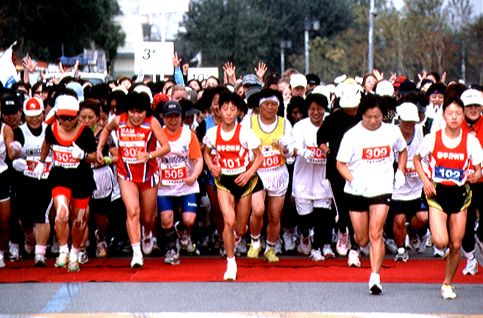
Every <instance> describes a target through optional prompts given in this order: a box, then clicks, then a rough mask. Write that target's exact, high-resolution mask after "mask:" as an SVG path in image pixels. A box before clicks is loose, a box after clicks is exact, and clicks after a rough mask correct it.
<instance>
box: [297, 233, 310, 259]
mask: <svg viewBox="0 0 483 318" xmlns="http://www.w3.org/2000/svg"><path fill="white" fill-rule="evenodd" d="M311 250H312V242H311V241H310V236H306V237H304V236H302V239H301V240H300V244H299V246H298V247H297V253H299V254H304V255H309V254H310V251H311Z"/></svg>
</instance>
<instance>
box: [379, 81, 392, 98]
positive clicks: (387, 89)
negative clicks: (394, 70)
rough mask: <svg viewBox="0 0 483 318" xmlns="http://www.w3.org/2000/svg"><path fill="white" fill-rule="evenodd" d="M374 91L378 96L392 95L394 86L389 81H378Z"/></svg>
mask: <svg viewBox="0 0 483 318" xmlns="http://www.w3.org/2000/svg"><path fill="white" fill-rule="evenodd" d="M375 92H376V94H377V95H379V96H394V86H392V83H391V82H389V81H386V80H384V81H380V82H379V83H377V86H376V91H375Z"/></svg>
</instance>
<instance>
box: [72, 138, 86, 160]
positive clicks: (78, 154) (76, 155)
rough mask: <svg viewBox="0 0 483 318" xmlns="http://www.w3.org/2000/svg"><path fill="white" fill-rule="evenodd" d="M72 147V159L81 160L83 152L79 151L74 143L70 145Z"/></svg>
mask: <svg viewBox="0 0 483 318" xmlns="http://www.w3.org/2000/svg"><path fill="white" fill-rule="evenodd" d="M72 147H73V148H74V149H72V157H73V158H75V159H80V160H83V159H84V155H85V152H84V150H82V149H80V148H79V146H77V144H76V143H75V142H74V143H72Z"/></svg>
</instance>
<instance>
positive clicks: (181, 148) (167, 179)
mask: <svg viewBox="0 0 483 318" xmlns="http://www.w3.org/2000/svg"><path fill="white" fill-rule="evenodd" d="M178 133H179V136H178V138H177V139H175V140H171V135H170V134H169V133H168V131H167V130H166V129H165V134H166V137H167V138H168V141H169V146H170V147H171V151H170V152H169V153H167V154H166V155H164V156H162V157H160V158H157V161H158V166H159V170H160V172H161V182H159V185H158V195H159V196H184V195H187V194H192V193H198V192H200V187H199V185H198V181H195V183H194V184H193V185H192V186H188V185H187V184H186V182H185V180H186V178H187V177H190V176H191V175H193V171H194V162H193V159H192V158H193V153H195V152H196V157H197V158H201V150H200V149H199V148H200V144H199V142H198V139H197V138H196V135H195V134H194V133H193V132H192V131H191V130H190V129H189V128H186V127H180V131H179V132H178ZM158 146H159V143H158ZM193 147H197V151H193V150H192V148H193Z"/></svg>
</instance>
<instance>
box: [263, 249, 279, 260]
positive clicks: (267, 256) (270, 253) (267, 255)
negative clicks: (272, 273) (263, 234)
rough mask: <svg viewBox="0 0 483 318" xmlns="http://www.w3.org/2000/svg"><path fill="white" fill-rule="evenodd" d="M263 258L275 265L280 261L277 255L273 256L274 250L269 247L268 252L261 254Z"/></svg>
mask: <svg viewBox="0 0 483 318" xmlns="http://www.w3.org/2000/svg"><path fill="white" fill-rule="evenodd" d="M263 257H264V258H265V260H266V261H267V262H269V263H276V262H278V261H280V259H279V258H278V257H277V255H275V250H274V249H273V247H270V248H269V249H268V250H266V251H265V253H264V254H263Z"/></svg>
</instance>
